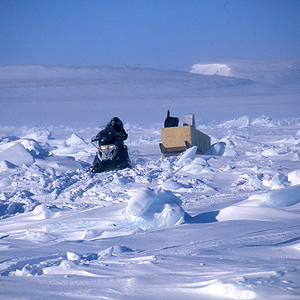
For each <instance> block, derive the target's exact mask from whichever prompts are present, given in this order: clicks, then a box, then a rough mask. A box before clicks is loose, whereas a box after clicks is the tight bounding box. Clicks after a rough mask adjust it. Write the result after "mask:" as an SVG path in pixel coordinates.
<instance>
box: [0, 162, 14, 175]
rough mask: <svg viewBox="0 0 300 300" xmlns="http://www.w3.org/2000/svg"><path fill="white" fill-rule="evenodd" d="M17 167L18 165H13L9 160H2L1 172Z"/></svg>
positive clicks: (0, 163)
mask: <svg viewBox="0 0 300 300" xmlns="http://www.w3.org/2000/svg"><path fill="white" fill-rule="evenodd" d="M15 167H16V166H15V165H13V164H12V163H10V162H9V161H7V160H1V161H0V172H5V171H7V170H9V169H13V168H15Z"/></svg>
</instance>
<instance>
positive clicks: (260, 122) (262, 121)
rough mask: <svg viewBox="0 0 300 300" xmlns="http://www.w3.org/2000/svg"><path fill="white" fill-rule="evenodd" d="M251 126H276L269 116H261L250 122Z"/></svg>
mask: <svg viewBox="0 0 300 300" xmlns="http://www.w3.org/2000/svg"><path fill="white" fill-rule="evenodd" d="M251 125H252V126H263V127H276V123H275V122H274V121H273V120H272V119H271V118H269V117H266V116H261V117H259V118H256V119H254V120H253V121H252V122H251Z"/></svg>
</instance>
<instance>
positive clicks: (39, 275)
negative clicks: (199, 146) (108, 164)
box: [0, 116, 300, 300]
mask: <svg viewBox="0 0 300 300" xmlns="http://www.w3.org/2000/svg"><path fill="white" fill-rule="evenodd" d="M198 124H201V122H198ZM299 124H300V121H299V119H281V120H274V119H271V118H269V117H266V116H262V117H258V118H255V119H251V118H250V117H248V116H242V117H241V118H235V119H233V120H227V121H226V122H211V123H207V124H205V126H204V125H201V126H199V127H198V129H199V130H201V131H203V132H204V133H206V134H208V135H210V137H211V140H212V147H211V148H210V149H209V151H208V152H207V153H205V154H204V155H197V154H196V149H195V148H193V147H192V148H190V149H188V150H187V151H185V152H184V153H182V154H180V155H178V156H168V157H163V156H162V155H161V153H160V150H159V147H158V143H159V142H160V139H161V136H160V126H156V125H152V126H148V127H140V126H138V125H135V124H131V123H127V124H126V125H125V128H126V130H127V131H128V134H129V138H128V140H127V141H126V144H127V146H128V149H129V156H130V158H131V161H132V165H133V167H132V168H131V169H124V170H119V171H110V172H107V173H100V174H91V173H89V172H86V169H87V168H88V167H89V166H90V164H91V163H92V161H93V158H94V155H95V153H96V148H94V147H93V146H92V145H91V144H90V143H89V140H90V138H91V136H92V135H94V134H95V133H96V132H97V130H98V129H97V128H96V127H95V128H91V127H78V128H76V127H66V126H63V127H54V126H49V127H47V126H46V127H37V126H35V127H20V128H19V127H0V157H1V160H0V217H1V219H0V253H1V262H0V274H1V282H2V283H3V284H2V286H1V291H0V295H1V297H2V298H3V299H24V298H28V299H31V298H33V297H35V298H40V299H43V298H44V299H53V297H54V298H55V299H56V298H57V299H70V298H72V299H79V298H84V299H91V298H93V297H96V298H101V297H102V298H106V299H162V298H163V299H268V298H270V297H272V298H274V299H280V300H281V299H288V298H291V299H297V298H298V297H299V296H300V294H299V274H300V269H299V267H298V260H299V258H300V252H299V251H300V250H299V249H300V238H299V237H300V221H299V220H300V209H299V208H300V198H299V195H300V171H299V170H300V148H299V144H300V139H299V137H300V135H299Z"/></svg>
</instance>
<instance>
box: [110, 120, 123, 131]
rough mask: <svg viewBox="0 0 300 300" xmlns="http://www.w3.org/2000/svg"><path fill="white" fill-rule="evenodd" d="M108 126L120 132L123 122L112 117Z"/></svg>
mask: <svg viewBox="0 0 300 300" xmlns="http://www.w3.org/2000/svg"><path fill="white" fill-rule="evenodd" d="M110 124H111V125H112V126H113V127H114V128H115V130H116V131H122V130H123V129H124V127H123V122H122V121H121V120H120V119H119V118H118V117H113V118H112V119H111V120H110Z"/></svg>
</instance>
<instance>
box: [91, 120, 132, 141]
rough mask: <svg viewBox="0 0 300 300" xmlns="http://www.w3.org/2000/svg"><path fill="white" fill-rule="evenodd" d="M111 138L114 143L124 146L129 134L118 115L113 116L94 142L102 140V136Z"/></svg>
mask: <svg viewBox="0 0 300 300" xmlns="http://www.w3.org/2000/svg"><path fill="white" fill-rule="evenodd" d="M102 136H104V138H105V139H109V140H111V142H112V143H116V144H118V146H121V147H122V146H124V144H123V142H124V141H125V140H126V139H127V137H128V134H127V132H126V131H125V129H124V126H123V122H122V121H121V120H120V119H119V118H118V117H113V118H112V119H111V120H110V121H109V122H108V123H107V125H106V127H105V128H104V129H103V130H101V131H99V132H98V133H97V135H96V137H95V138H93V139H92V142H95V141H99V143H100V142H101V137H102Z"/></svg>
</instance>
